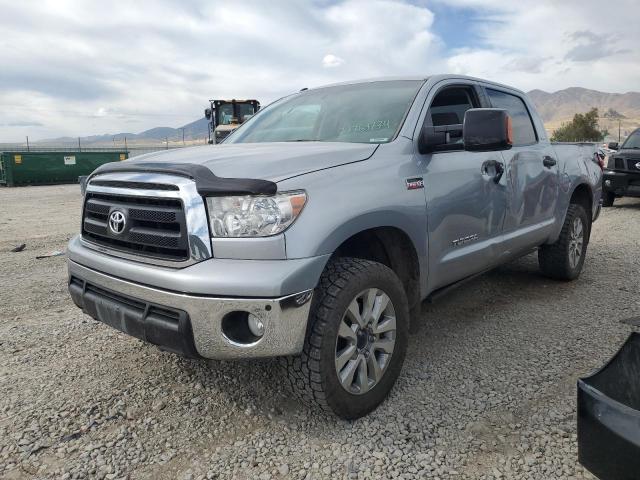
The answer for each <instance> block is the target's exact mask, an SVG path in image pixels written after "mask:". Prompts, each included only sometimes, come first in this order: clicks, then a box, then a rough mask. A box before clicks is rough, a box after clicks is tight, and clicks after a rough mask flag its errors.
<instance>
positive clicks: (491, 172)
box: [482, 160, 504, 183]
mask: <svg viewBox="0 0 640 480" xmlns="http://www.w3.org/2000/svg"><path fill="white" fill-rule="evenodd" d="M482 174H483V175H486V176H488V177H493V181H494V183H498V182H500V179H501V178H502V175H503V174H504V163H502V162H499V161H497V160H487V161H486V162H484V163H483V164H482Z"/></svg>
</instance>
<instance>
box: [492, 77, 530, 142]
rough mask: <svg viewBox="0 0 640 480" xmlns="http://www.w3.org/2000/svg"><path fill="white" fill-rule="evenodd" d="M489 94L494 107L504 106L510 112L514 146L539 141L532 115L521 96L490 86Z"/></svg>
mask: <svg viewBox="0 0 640 480" xmlns="http://www.w3.org/2000/svg"><path fill="white" fill-rule="evenodd" d="M487 95H489V99H490V100H491V105H492V106H493V107H494V108H502V109H504V110H506V111H507V112H509V116H510V117H511V122H512V125H513V142H514V146H517V145H529V144H531V143H535V142H536V141H537V138H536V131H535V130H534V128H533V123H532V122H531V116H530V115H529V111H528V110H527V107H526V105H525V104H524V102H523V101H522V99H521V98H520V97H516V96H515V95H511V94H510V93H504V92H500V91H498V90H491V89H490V88H487Z"/></svg>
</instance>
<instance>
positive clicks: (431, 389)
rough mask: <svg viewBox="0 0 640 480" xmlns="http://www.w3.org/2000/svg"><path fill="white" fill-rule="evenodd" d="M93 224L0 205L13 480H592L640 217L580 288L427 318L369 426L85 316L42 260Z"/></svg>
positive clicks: (489, 293) (480, 284) (269, 368)
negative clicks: (578, 391)
mask: <svg viewBox="0 0 640 480" xmlns="http://www.w3.org/2000/svg"><path fill="white" fill-rule="evenodd" d="M79 216H80V196H79V192H78V186H77V185H72V186H51V187H27V188H15V189H6V188H5V189H0V232H1V233H0V261H1V262H2V265H3V275H2V277H1V278H0V289H1V291H2V297H1V310H0V393H1V395H0V477H3V478H9V479H15V478H20V479H21V478H62V479H67V478H108V479H111V478H150V479H151V478H153V479H155V478H160V479H162V478H166V479H172V478H184V479H191V478H192V479H199V478H238V479H253V478H259V479H262V480H264V479H269V478H273V479H277V478H294V479H303V478H312V479H315V478H354V479H356V478H357V479H364V478H427V477H428V478H441V479H445V478H473V479H490V478H531V479H543V478H544V479H551V478H593V477H591V476H590V475H589V474H588V473H586V472H585V471H584V470H583V469H582V468H581V467H580V466H579V465H578V464H577V461H576V452H577V447H576V426H575V424H576V413H575V382H576V379H577V378H578V377H579V376H580V375H582V374H585V373H587V372H589V371H590V370H592V369H593V368H596V367H599V366H601V365H602V364H603V362H604V361H605V360H606V359H607V358H608V357H610V356H611V355H612V354H613V353H614V352H615V351H616V349H617V348H618V347H619V346H620V345H621V344H622V342H623V341H624V339H625V338H626V336H627V334H628V333H629V328H630V327H627V326H625V325H622V324H620V323H619V322H618V320H620V319H623V318H627V317H631V316H634V315H637V314H638V312H639V310H640V301H639V300H638V298H639V297H638V295H637V292H638V290H639V283H640V277H638V275H637V272H638V271H639V267H640V253H638V252H640V249H638V247H639V243H640V202H639V201H637V200H621V201H619V202H617V203H616V207H614V208H610V209H606V210H605V211H604V213H603V215H602V217H601V218H600V220H599V221H598V222H597V223H596V224H595V226H594V230H593V236H592V243H591V246H590V249H589V254H588V258H587V262H586V268H585V270H584V272H583V275H582V277H581V278H580V279H579V280H578V281H576V282H573V283H557V282H553V281H550V280H547V279H545V278H543V277H541V276H540V275H539V274H538V271H537V263H536V258H535V255H532V256H528V257H525V258H523V259H522V260H520V261H518V262H515V263H512V264H510V265H507V266H505V267H502V268H500V269H498V270H496V271H494V272H491V273H489V274H487V275H484V276H483V277H481V278H478V279H477V280H474V281H473V282H470V283H468V284H466V285H465V286H464V287H463V288H461V289H458V290H457V291H455V292H452V293H451V294H450V295H448V296H447V297H445V298H443V299H442V300H440V301H439V302H438V303H436V304H434V305H429V306H427V307H426V308H425V311H424V315H425V318H426V326H425V328H423V329H422V330H421V331H420V332H419V333H418V334H415V335H414V336H413V337H412V338H411V340H410V343H409V350H408V354H407V361H406V363H405V367H404V370H403V373H402V375H401V377H400V379H399V381H398V383H397V385H396V388H395V389H394V390H393V392H392V395H391V396H390V398H389V399H388V400H387V401H386V402H385V403H384V404H383V405H382V406H381V407H380V408H378V409H377V410H376V411H375V412H373V413H372V414H371V415H369V416H368V417H366V418H363V419H360V420H358V421H355V422H345V421H341V420H339V419H336V418H333V417H327V416H323V415H321V414H318V413H317V412H314V411H310V410H309V409H307V408H305V407H303V406H301V405H299V404H298V403H297V402H295V401H294V400H292V399H291V397H290V396H289V395H287V393H286V390H285V389H284V382H283V381H282V378H281V376H280V374H279V372H278V369H277V368H276V363H277V362H275V361H271V360H267V361H259V362H255V361H254V362H248V361H247V362H237V363H224V362H213V361H211V362H205V361H191V360H185V359H182V358H179V357H177V356H174V355H171V354H167V353H163V352H160V351H159V350H157V349H156V348H154V347H151V346H148V345H145V344H143V343H141V342H139V341H137V340H135V339H133V338H130V337H127V336H126V335H124V334H120V333H118V332H116V331H114V330H112V329H110V328H109V327H107V326H105V325H102V324H100V323H97V322H95V321H93V320H92V319H90V318H89V317H86V316H84V315H83V314H82V313H81V312H80V311H79V310H78V309H77V308H76V307H75V306H73V305H72V303H71V301H70V299H69V297H68V295H67V291H66V266H65V260H64V257H53V258H47V259H41V260H36V259H35V256H36V255H41V254H43V253H47V252H48V251H51V250H56V249H61V248H64V246H65V244H66V241H67V240H68V239H69V238H70V237H71V236H72V235H73V234H74V232H76V231H77V230H78V226H79ZM23 242H24V243H26V244H27V248H26V250H24V251H23V252H20V253H11V252H10V249H11V248H12V247H14V246H15V245H18V244H20V243H23Z"/></svg>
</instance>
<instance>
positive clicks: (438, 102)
mask: <svg viewBox="0 0 640 480" xmlns="http://www.w3.org/2000/svg"><path fill="white" fill-rule="evenodd" d="M477 106H478V102H477V101H476V100H475V95H474V94H473V90H472V89H471V88H470V87H450V88H445V89H444V90H441V91H440V92H438V94H437V95H436V97H435V98H434V99H433V101H432V102H431V106H430V107H429V113H428V117H427V118H430V119H431V125H433V126H434V127H443V126H445V125H450V126H453V127H448V128H447V140H446V148H438V150H452V149H453V150H455V149H458V148H459V149H462V148H463V144H462V122H463V121H464V114H465V112H466V111H467V110H469V109H470V108H474V107H477Z"/></svg>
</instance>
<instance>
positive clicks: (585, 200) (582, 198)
mask: <svg viewBox="0 0 640 480" xmlns="http://www.w3.org/2000/svg"><path fill="white" fill-rule="evenodd" d="M569 203H575V204H578V205H581V206H582V208H584V211H585V212H587V218H588V219H589V233H588V235H589V237H590V236H591V219H592V218H593V214H592V213H593V212H592V208H593V196H592V194H591V189H590V188H589V186H588V185H586V184H584V183H582V184H580V185H578V186H577V187H576V189H575V190H574V191H573V194H572V195H571V200H570V202H569Z"/></svg>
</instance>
